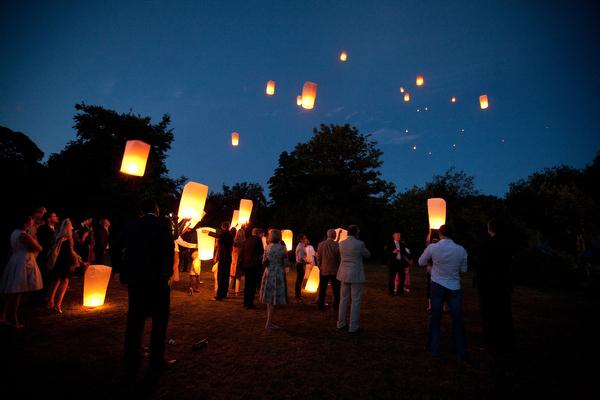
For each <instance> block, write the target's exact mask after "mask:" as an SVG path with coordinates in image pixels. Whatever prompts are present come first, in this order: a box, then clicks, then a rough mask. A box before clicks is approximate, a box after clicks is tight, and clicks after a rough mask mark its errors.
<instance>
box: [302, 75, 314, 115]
mask: <svg viewBox="0 0 600 400" xmlns="http://www.w3.org/2000/svg"><path fill="white" fill-rule="evenodd" d="M317 86H318V85H317V84H316V83H314V82H304V86H302V108H304V109H307V110H312V109H313V107H314V106H315V100H316V98H317Z"/></svg>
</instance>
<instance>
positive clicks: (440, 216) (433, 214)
mask: <svg viewBox="0 0 600 400" xmlns="http://www.w3.org/2000/svg"><path fill="white" fill-rule="evenodd" d="M427 213H428V214H429V229H440V226H442V225H444V224H445V223H446V201H445V200H444V199H442V198H439V197H435V198H432V199H427Z"/></svg>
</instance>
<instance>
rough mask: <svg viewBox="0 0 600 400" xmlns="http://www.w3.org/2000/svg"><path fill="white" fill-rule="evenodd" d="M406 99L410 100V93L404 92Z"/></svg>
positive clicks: (406, 100)
mask: <svg viewBox="0 0 600 400" xmlns="http://www.w3.org/2000/svg"><path fill="white" fill-rule="evenodd" d="M404 101H405V102H409V101H410V93H404Z"/></svg>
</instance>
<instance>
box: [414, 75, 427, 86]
mask: <svg viewBox="0 0 600 400" xmlns="http://www.w3.org/2000/svg"><path fill="white" fill-rule="evenodd" d="M415 83H416V84H417V86H423V85H424V84H425V78H423V75H417V79H416V82H415Z"/></svg>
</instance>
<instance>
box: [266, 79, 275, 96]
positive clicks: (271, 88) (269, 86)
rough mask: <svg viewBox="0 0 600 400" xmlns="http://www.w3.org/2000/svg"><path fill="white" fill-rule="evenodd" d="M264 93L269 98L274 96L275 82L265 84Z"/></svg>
mask: <svg viewBox="0 0 600 400" xmlns="http://www.w3.org/2000/svg"><path fill="white" fill-rule="evenodd" d="M266 93H267V94H268V95H269V96H273V95H274V94H275V81H268V82H267V89H266Z"/></svg>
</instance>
